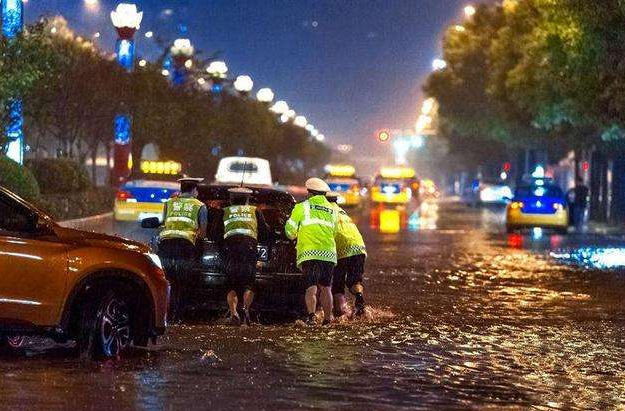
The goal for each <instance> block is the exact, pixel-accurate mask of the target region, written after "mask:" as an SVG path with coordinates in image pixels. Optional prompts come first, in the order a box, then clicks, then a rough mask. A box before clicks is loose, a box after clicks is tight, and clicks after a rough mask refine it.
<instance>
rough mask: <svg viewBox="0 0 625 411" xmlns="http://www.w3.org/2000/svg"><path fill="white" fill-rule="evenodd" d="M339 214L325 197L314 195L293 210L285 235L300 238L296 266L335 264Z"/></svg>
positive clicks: (292, 238)
mask: <svg viewBox="0 0 625 411" xmlns="http://www.w3.org/2000/svg"><path fill="white" fill-rule="evenodd" d="M337 223H338V212H337V211H336V210H335V209H334V207H332V205H331V204H330V202H329V201H328V200H327V199H326V198H325V196H322V195H319V196H313V197H311V198H309V199H308V200H306V201H304V202H302V203H299V204H297V205H296V206H295V208H293V211H292V212H291V217H290V218H289V220H288V221H287V222H286V227H285V232H286V235H287V237H289V238H290V239H291V240H294V239H296V238H297V265H298V266H300V265H301V264H302V263H303V262H304V261H309V260H319V261H327V262H331V263H334V264H336V242H335V240H334V235H335V233H336V228H337Z"/></svg>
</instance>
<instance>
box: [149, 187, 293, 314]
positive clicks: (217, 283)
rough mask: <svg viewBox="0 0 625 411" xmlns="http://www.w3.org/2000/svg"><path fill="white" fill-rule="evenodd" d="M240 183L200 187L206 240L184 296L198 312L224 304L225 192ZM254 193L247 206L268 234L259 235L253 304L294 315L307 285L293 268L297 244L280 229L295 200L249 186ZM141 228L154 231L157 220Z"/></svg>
mask: <svg viewBox="0 0 625 411" xmlns="http://www.w3.org/2000/svg"><path fill="white" fill-rule="evenodd" d="M237 186H238V185H234V184H231V185H228V184H210V185H204V184H201V185H200V186H199V196H198V198H199V199H200V200H201V201H202V202H204V203H205V204H206V206H207V208H208V214H209V225H208V238H207V239H206V241H204V243H203V245H202V255H201V256H198V261H197V264H196V266H195V268H194V270H193V271H192V273H191V280H192V281H193V284H194V286H193V287H191V288H192V291H191V292H190V294H189V295H188V296H187V298H188V301H189V305H190V306H191V307H193V308H196V309H202V308H204V309H209V310H211V309H219V308H222V307H223V306H224V302H225V295H226V292H227V290H226V274H225V273H224V259H223V247H224V242H223V236H224V226H223V209H224V207H226V206H227V205H228V204H229V198H230V195H229V193H228V189H230V188H232V187H237ZM248 188H250V189H252V190H253V194H252V196H251V199H250V204H253V205H255V206H256V207H258V208H259V209H260V210H261V211H262V212H263V215H264V216H265V219H266V221H267V224H268V225H269V226H270V232H263V231H260V232H259V233H258V234H259V238H258V263H257V270H258V274H257V277H256V291H257V298H256V299H255V303H254V304H255V306H257V307H261V308H262V309H263V310H272V309H275V310H284V308H285V307H289V308H292V309H293V311H296V310H299V309H301V308H303V307H304V304H303V300H302V298H303V295H304V291H305V283H304V280H303V275H302V274H301V272H300V271H299V270H298V269H297V267H296V251H295V244H294V242H293V241H290V240H288V239H287V238H286V236H285V234H284V225H285V224H286V221H287V220H288V218H289V216H290V214H291V211H292V209H293V207H294V206H295V200H294V199H293V196H291V195H290V194H288V193H286V192H284V191H282V190H279V189H276V188H269V187H249V186H248ZM142 225H143V226H144V227H145V228H155V227H156V226H157V222H156V221H154V220H151V221H150V220H145V221H144V222H143V224H142Z"/></svg>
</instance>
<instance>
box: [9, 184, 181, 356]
mask: <svg viewBox="0 0 625 411" xmlns="http://www.w3.org/2000/svg"><path fill="white" fill-rule="evenodd" d="M168 299H169V283H168V282H167V280H166V278H165V274H164V272H163V269H162V267H161V263H160V260H159V258H158V257H157V256H156V255H155V254H153V253H151V251H150V249H149V248H148V247H147V246H145V245H143V244H140V243H136V242H133V241H130V240H125V239H121V238H117V237H112V236H108V235H104V234H96V233H89V232H84V231H78V230H73V229H69V228H64V227H61V226H59V225H58V224H56V223H54V222H53V221H52V219H51V218H50V217H49V216H48V215H46V214H45V213H43V212H42V211H40V210H38V209H37V208H35V207H33V206H32V205H30V204H28V203H27V202H26V201H24V200H22V199H21V198H19V197H18V196H16V195H15V194H13V193H11V192H9V191H8V190H6V189H4V188H2V187H0V345H5V346H13V347H15V346H17V345H19V343H20V337H21V336H23V335H43V336H48V337H51V338H52V339H54V340H55V341H57V342H66V341H68V340H74V341H76V343H77V347H78V349H79V351H80V353H81V354H88V355H89V356H93V357H96V358H102V359H106V358H114V357H117V356H118V355H119V354H120V353H121V352H122V351H123V350H124V349H125V348H126V347H127V346H129V345H130V344H135V345H138V346H147V344H148V342H149V341H150V340H152V341H153V342H155V340H156V337H157V336H159V335H162V334H163V333H164V331H165V327H166V313H167V305H168Z"/></svg>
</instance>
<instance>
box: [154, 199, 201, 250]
mask: <svg viewBox="0 0 625 411" xmlns="http://www.w3.org/2000/svg"><path fill="white" fill-rule="evenodd" d="M202 206H204V203H202V202H201V201H200V200H198V199H196V198H186V197H178V198H172V199H170V200H169V201H167V213H166V214H165V224H164V228H163V230H162V231H161V233H160V239H161V240H166V239H174V238H184V239H185V240H189V241H191V242H192V243H193V244H195V240H196V238H197V234H198V233H197V230H198V228H199V225H198V216H199V214H200V209H201V208H202Z"/></svg>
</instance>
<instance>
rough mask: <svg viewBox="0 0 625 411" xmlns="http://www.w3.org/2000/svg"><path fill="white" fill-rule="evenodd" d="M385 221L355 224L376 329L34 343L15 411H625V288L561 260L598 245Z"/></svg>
mask: <svg viewBox="0 0 625 411" xmlns="http://www.w3.org/2000/svg"><path fill="white" fill-rule="evenodd" d="M427 207H429V208H427ZM381 211H385V210H368V211H360V212H357V211H354V212H353V213H354V214H356V215H358V217H359V223H360V226H361V228H362V229H363V231H364V234H365V237H366V240H367V244H368V248H369V251H370V256H369V260H368V267H367V274H366V285H367V289H368V302H369V303H370V305H371V310H370V313H369V314H370V315H369V316H368V318H365V319H362V320H358V321H341V322H338V323H337V324H335V325H333V326H331V327H315V328H306V327H303V326H300V325H298V324H297V323H294V324H279V325H263V326H253V327H250V328H247V327H241V328H232V327H229V326H224V325H219V322H217V321H215V320H206V321H201V320H194V321H193V322H192V323H191V324H186V325H179V326H172V327H171V328H170V329H169V331H168V333H167V335H166V336H165V337H164V338H163V339H161V340H160V341H159V344H158V345H157V346H153V347H151V348H150V349H149V350H133V351H132V352H130V353H129V355H128V356H127V357H126V358H123V359H121V360H119V361H116V362H107V363H95V362H82V361H80V360H79V359H77V358H75V357H74V356H73V355H72V350H71V348H68V347H64V346H55V345H52V344H51V343H49V342H47V341H39V340H37V341H35V340H29V342H28V344H27V346H26V348H25V349H24V350H22V351H20V352H18V353H16V354H14V355H4V356H2V357H0V378H1V381H2V384H1V385H0V399H2V401H1V402H0V409H2V408H5V409H12V410H32V409H46V410H55V409H64V410H65V409H102V410H109V409H111V410H112V409H114V410H127V409H139V410H178V409H180V410H196V409H197V410H204V409H227V410H237V409H245V410H248V409H251V410H265V409H270V410H293V409H308V410H322V409H332V410H401V409H410V410H419V409H423V410H426V409H486V410H489V409H492V410H508V409H510V410H516V409H519V410H526V409H536V410H571V409H573V410H575V409H597V410H609V409H625V385H624V384H623V381H624V380H625V366H624V365H625V360H624V358H625V332H624V331H625V330H624V328H625V327H624V325H625V307H624V305H623V302H624V301H625V299H624V297H625V280H624V278H625V277H623V274H622V273H621V272H619V271H615V270H611V271H610V270H605V269H604V270H599V269H598V268H597V267H593V266H592V265H590V266H589V265H587V264H582V265H577V264H570V263H569V262H568V261H567V262H560V261H559V260H558V259H557V258H556V257H558V256H559V255H566V254H567V253H568V255H569V256H570V255H575V250H576V249H577V248H580V249H582V248H584V247H589V246H591V245H592V244H594V243H595V242H596V241H598V238H593V237H589V236H583V235H580V236H575V235H573V236H571V237H569V238H563V237H561V236H552V235H550V234H549V233H544V234H541V236H538V235H536V233H530V234H529V235H518V236H515V235H512V236H508V235H506V234H504V233H503V229H502V216H501V212H498V211H489V210H477V211H476V210H469V209H465V208H463V207H461V206H455V205H450V204H446V203H442V204H436V203H428V205H427V206H426V209H425V210H424V209H419V210H416V211H415V210H409V211H403V210H399V213H400V215H399V217H400V219H399V223H398V224H397V221H396V218H397V217H398V216H397V215H394V214H393V213H392V212H391V213H390V214H389V213H383V212H381ZM386 211H388V210H386ZM390 211H396V210H390ZM382 218H389V219H390V220H392V221H390V223H389V222H388V221H380V220H381V219H382ZM397 225H399V229H396V228H397ZM382 229H384V230H383V231H385V233H381V232H380V230H382ZM129 234H132V233H129ZM601 239H602V241H604V242H605V243H606V246H607V245H609V244H612V243H615V244H613V245H612V247H619V246H622V244H620V243H618V242H617V241H616V240H614V239H605V238H603V237H602V238H601ZM589 243H590V245H589ZM550 253H554V254H553V255H552V256H550ZM603 268H605V267H603Z"/></svg>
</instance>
